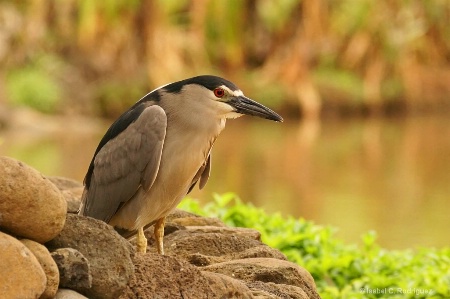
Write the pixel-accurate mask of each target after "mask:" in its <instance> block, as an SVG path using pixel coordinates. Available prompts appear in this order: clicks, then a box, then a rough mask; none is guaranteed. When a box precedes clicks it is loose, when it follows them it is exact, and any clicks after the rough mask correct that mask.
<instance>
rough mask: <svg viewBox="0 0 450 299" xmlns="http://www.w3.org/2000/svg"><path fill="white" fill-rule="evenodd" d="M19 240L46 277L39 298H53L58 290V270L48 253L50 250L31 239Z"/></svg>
mask: <svg viewBox="0 0 450 299" xmlns="http://www.w3.org/2000/svg"><path fill="white" fill-rule="evenodd" d="M20 242H22V243H23V244H24V245H25V246H26V247H27V248H28V249H29V250H30V251H31V252H32V253H33V255H34V256H35V257H36V258H37V260H38V262H39V264H40V265H41V267H42V269H43V270H44V272H45V276H46V277H47V285H46V287H45V291H44V293H42V295H41V297H40V299H51V298H54V297H55V295H56V292H57V291H58V285H59V271H58V266H56V263H55V261H54V260H53V258H52V256H51V255H50V252H48V250H47V248H45V246H44V245H41V244H39V243H37V242H35V241H32V240H28V239H22V240H20Z"/></svg>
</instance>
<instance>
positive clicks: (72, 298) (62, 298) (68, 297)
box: [55, 289, 88, 299]
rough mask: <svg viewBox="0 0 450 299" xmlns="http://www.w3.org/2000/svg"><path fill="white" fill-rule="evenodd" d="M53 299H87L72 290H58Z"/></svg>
mask: <svg viewBox="0 0 450 299" xmlns="http://www.w3.org/2000/svg"><path fill="white" fill-rule="evenodd" d="M55 299H88V297H85V296H83V295H81V294H80V293H77V292H75V291H73V290H69V289H59V290H58V292H57V293H56V297H55Z"/></svg>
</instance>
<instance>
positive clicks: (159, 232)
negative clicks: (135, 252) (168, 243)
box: [154, 217, 166, 255]
mask: <svg viewBox="0 0 450 299" xmlns="http://www.w3.org/2000/svg"><path fill="white" fill-rule="evenodd" d="M165 222H166V217H163V218H160V219H158V220H157V221H156V223H155V230H154V233H155V240H156V248H157V249H158V253H160V254H162V255H164V244H163V238H164V223H165Z"/></svg>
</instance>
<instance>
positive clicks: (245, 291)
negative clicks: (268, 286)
mask: <svg viewBox="0 0 450 299" xmlns="http://www.w3.org/2000/svg"><path fill="white" fill-rule="evenodd" d="M201 273H202V275H203V276H204V277H205V278H206V279H207V280H208V282H209V285H210V288H211V290H212V291H213V292H214V296H213V298H243V299H247V298H252V297H253V296H252V292H251V291H250V289H249V288H248V287H247V286H246V285H245V284H244V283H242V282H240V281H239V280H237V279H233V278H231V277H229V276H226V275H223V274H219V273H212V272H208V271H202V272H201Z"/></svg>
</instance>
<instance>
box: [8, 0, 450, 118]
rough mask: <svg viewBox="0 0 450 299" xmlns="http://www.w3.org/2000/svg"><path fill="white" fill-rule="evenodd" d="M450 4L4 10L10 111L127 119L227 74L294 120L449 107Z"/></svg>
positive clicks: (11, 4) (265, 0) (141, 0)
mask: <svg viewBox="0 0 450 299" xmlns="http://www.w3.org/2000/svg"><path fill="white" fill-rule="evenodd" d="M449 19H450V3H449V2H448V1H447V0H433V1H420V0H395V1H389V0H385V1H372V0H279V1H271V0H261V1H256V0H248V1H240V0H228V1H225V0H222V1H213V0H197V1H188V0H166V1H163V0H159V1H158V0H108V1H91V0H65V1H53V0H32V1H25V0H23V1H0V63H1V69H0V87H4V88H1V89H2V90H3V91H2V93H3V95H2V96H1V97H0V100H1V101H3V102H5V101H6V102H7V104H8V105H16V104H20V105H28V106H31V107H34V108H36V109H38V110H41V111H44V112H68V111H69V112H72V111H76V112H81V113H92V114H96V115H101V116H111V117H112V116H117V115H118V114H119V113H120V112H121V111H123V110H124V109H125V108H126V107H128V106H129V105H130V104H131V103H133V102H135V101H136V99H138V98H140V97H141V96H142V95H143V94H145V93H147V92H148V90H151V89H153V88H154V87H156V86H159V85H162V84H165V83H167V82H171V81H175V80H178V79H182V78H185V77H189V76H193V75H197V74H201V73H214V74H220V75H223V76H225V77H227V78H230V79H231V80H233V81H235V82H239V83H240V87H241V88H242V89H244V90H246V91H247V94H252V96H253V97H254V98H256V99H258V100H260V101H262V102H265V103H268V102H270V104H271V105H272V106H274V107H276V106H278V107H279V108H281V109H282V110H285V111H286V113H285V114H287V116H291V115H292V116H298V115H299V114H300V115H302V116H306V117H318V116H319V115H321V114H324V115H326V114H327V113H331V114H336V115H348V114H349V113H351V114H353V113H356V114H364V115H365V114H386V113H404V112H411V111H415V112H416V111H442V109H443V108H445V109H449V107H450V99H449V93H450V83H449V82H450V68H449V64H450V26H449V22H448V20H449Z"/></svg>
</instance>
